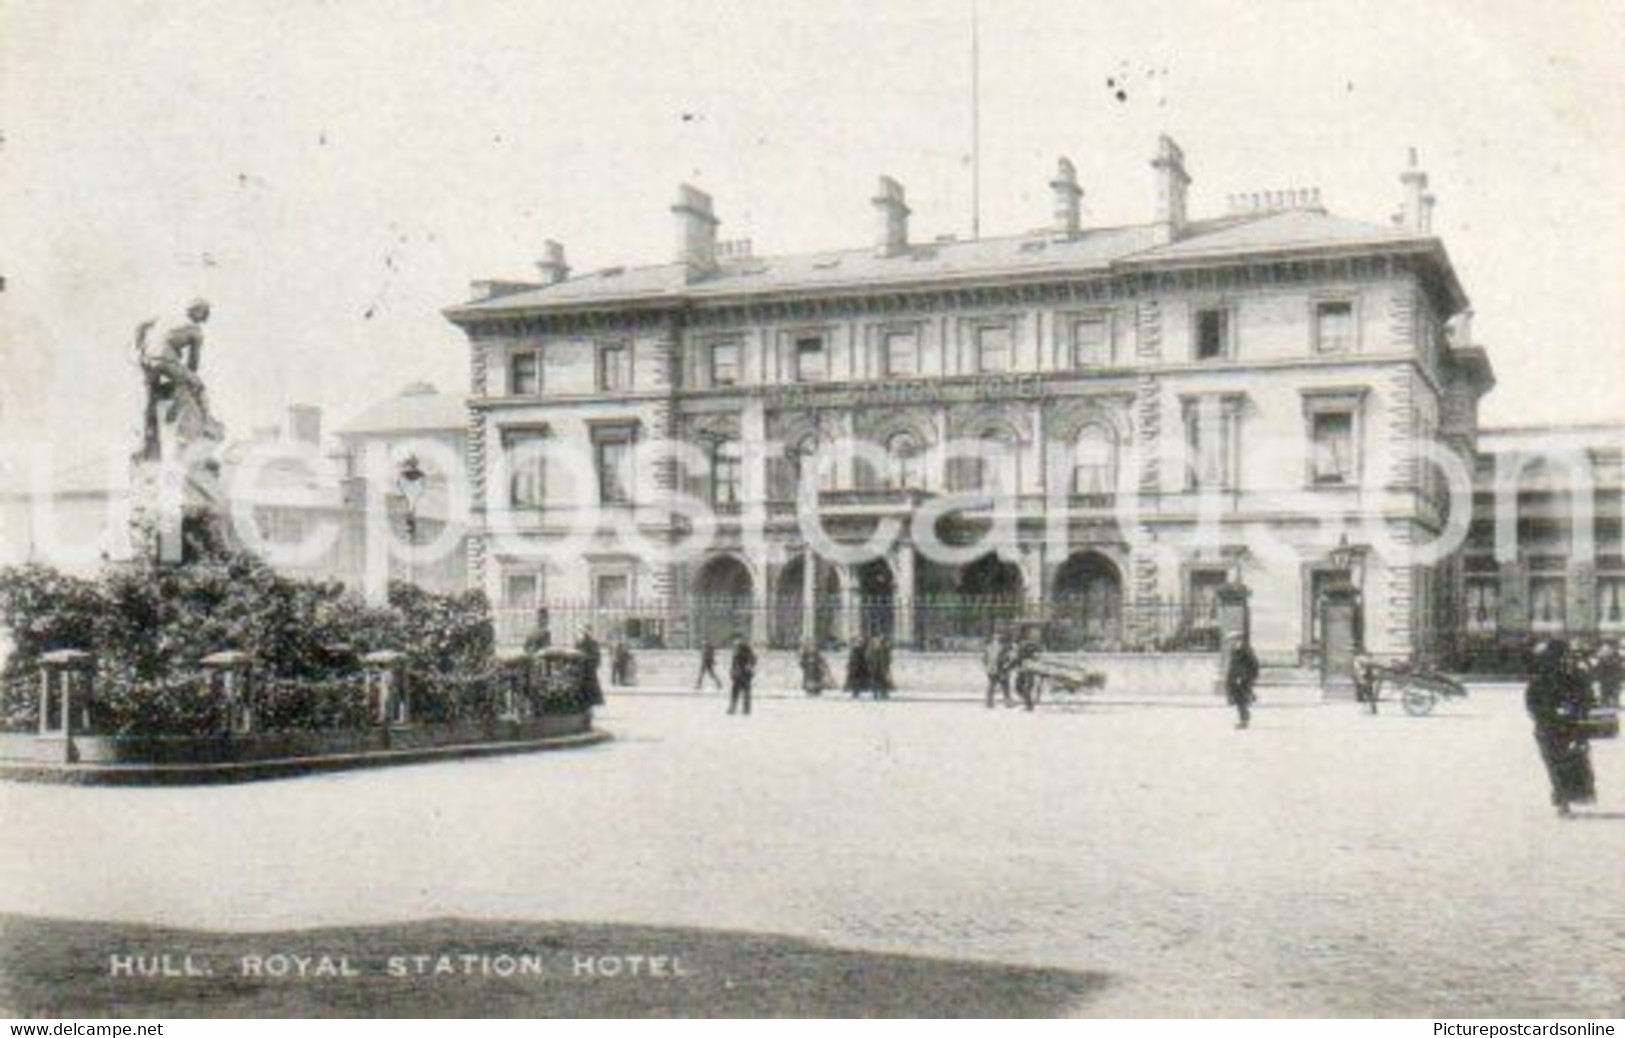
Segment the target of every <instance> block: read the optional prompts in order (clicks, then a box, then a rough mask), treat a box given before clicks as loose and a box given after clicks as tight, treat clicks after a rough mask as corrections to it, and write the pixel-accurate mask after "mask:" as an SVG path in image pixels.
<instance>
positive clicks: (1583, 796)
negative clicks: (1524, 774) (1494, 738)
mask: <svg viewBox="0 0 1625 1038" xmlns="http://www.w3.org/2000/svg"><path fill="white" fill-rule="evenodd" d="M1622 683H1625V661H1622V660H1621V659H1620V655H1619V650H1618V648H1617V647H1615V646H1613V645H1603V646H1602V647H1601V648H1599V649H1597V650H1596V651H1587V650H1585V649H1583V648H1578V647H1571V646H1570V645H1569V644H1568V643H1567V642H1565V641H1563V640H1562V639H1557V638H1554V639H1551V640H1549V641H1544V642H1541V643H1539V644H1537V645H1536V646H1535V647H1534V650H1533V652H1532V653H1531V659H1530V668H1529V684H1528V685H1527V686H1526V688H1525V689H1524V708H1525V709H1526V710H1528V712H1529V718H1530V720H1531V721H1533V722H1534V727H1535V746H1536V747H1537V748H1538V749H1539V750H1540V759H1541V763H1542V764H1544V765H1545V766H1546V777H1547V779H1548V780H1549V781H1550V783H1551V787H1552V806H1553V807H1555V808H1556V809H1557V813H1558V815H1560V816H1562V817H1568V816H1569V815H1571V814H1573V805H1575V804H1591V803H1595V802H1596V799H1597V779H1596V774H1595V772H1593V771H1592V768H1591V740H1592V739H1593V738H1595V737H1597V736H1606V737H1612V736H1613V735H1615V734H1617V733H1618V727H1617V719H1615V720H1614V723H1613V726H1612V727H1603V726H1602V724H1600V723H1599V722H1600V721H1601V720H1602V715H1600V712H1599V709H1598V708H1606V709H1607V710H1608V711H1610V712H1612V711H1614V710H1616V709H1617V708H1618V706H1619V693H1620V686H1621V684H1622Z"/></svg>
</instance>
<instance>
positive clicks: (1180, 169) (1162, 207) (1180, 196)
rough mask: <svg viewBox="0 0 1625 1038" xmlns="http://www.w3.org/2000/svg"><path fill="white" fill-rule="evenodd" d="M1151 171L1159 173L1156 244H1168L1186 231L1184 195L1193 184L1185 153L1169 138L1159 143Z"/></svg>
mask: <svg viewBox="0 0 1625 1038" xmlns="http://www.w3.org/2000/svg"><path fill="white" fill-rule="evenodd" d="M1151 168H1152V169H1155V170H1156V171H1157V221H1156V222H1157V242H1158V243H1159V244H1166V243H1168V242H1171V241H1174V240H1175V239H1177V238H1178V237H1179V236H1180V235H1181V234H1183V233H1184V231H1185V191H1186V189H1187V188H1189V187H1190V183H1191V178H1190V174H1188V173H1186V172H1185V153H1184V152H1183V151H1181V150H1180V149H1179V145H1177V144H1175V143H1174V140H1173V138H1172V137H1169V136H1168V135H1167V134H1163V135H1162V136H1161V137H1159V138H1158V139H1157V157H1156V158H1154V159H1152V160H1151Z"/></svg>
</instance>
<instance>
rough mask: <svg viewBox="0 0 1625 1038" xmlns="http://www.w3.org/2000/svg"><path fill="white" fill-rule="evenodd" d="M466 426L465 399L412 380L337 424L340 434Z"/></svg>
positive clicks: (466, 410)
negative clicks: (391, 394) (353, 416)
mask: <svg viewBox="0 0 1625 1038" xmlns="http://www.w3.org/2000/svg"><path fill="white" fill-rule="evenodd" d="M467 426H468V402H467V400H466V399H465V398H464V397H462V396H461V395H458V394H453V393H441V392H439V391H438V390H436V389H435V387H434V386H432V385H430V384H429V383H427V382H414V383H412V384H411V385H409V386H407V387H406V388H405V389H403V390H401V392H400V393H398V394H396V395H395V396H392V397H390V398H389V399H387V400H380V401H378V402H377V403H376V404H373V405H372V406H371V407H368V408H367V409H366V410H364V411H362V412H361V413H360V414H358V415H356V416H355V418H353V419H351V420H350V421H349V422H346V423H345V424H344V425H342V426H340V427H339V429H338V433H339V435H340V436H377V435H382V434H386V433H407V432H434V431H437V430H451V429H455V430H459V431H460V430H462V429H464V428H466V427H467Z"/></svg>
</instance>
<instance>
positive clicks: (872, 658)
mask: <svg viewBox="0 0 1625 1038" xmlns="http://www.w3.org/2000/svg"><path fill="white" fill-rule="evenodd" d="M868 663H869V681H870V691H871V692H872V693H873V694H874V697H875V698H876V699H890V698H891V693H892V688H893V686H892V679H891V642H890V641H889V640H887V639H885V638H871V639H869V660H868Z"/></svg>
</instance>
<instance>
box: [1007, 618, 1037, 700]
mask: <svg viewBox="0 0 1625 1038" xmlns="http://www.w3.org/2000/svg"><path fill="white" fill-rule="evenodd" d="M1041 651H1043V649H1042V646H1040V645H1039V644H1038V638H1037V636H1035V635H1034V634H1033V633H1032V632H1031V631H1029V632H1027V634H1025V635H1023V636H1022V639H1021V642H1020V644H1019V645H1017V646H1016V650H1015V653H1014V660H1013V662H1012V664H1011V668H1010V669H1011V671H1012V672H1013V673H1014V674H1015V682H1016V697H1017V698H1018V699H1020V700H1021V705H1022V706H1024V707H1026V708H1027V709H1028V710H1031V709H1032V708H1033V707H1035V706H1037V705H1038V690H1037V681H1036V679H1034V677H1033V675H1032V674H1031V673H1029V672H1028V671H1027V670H1025V669H1024V668H1023V667H1022V664H1023V663H1026V662H1027V661H1028V660H1035V659H1037V658H1038V654H1039V653H1040V652H1041Z"/></svg>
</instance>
